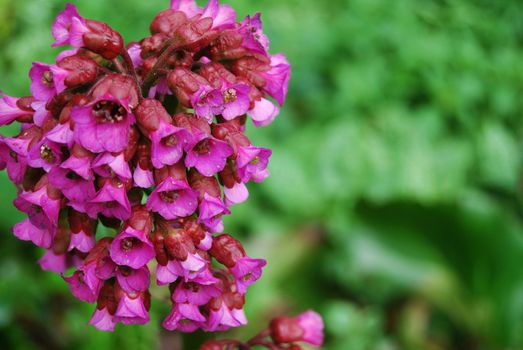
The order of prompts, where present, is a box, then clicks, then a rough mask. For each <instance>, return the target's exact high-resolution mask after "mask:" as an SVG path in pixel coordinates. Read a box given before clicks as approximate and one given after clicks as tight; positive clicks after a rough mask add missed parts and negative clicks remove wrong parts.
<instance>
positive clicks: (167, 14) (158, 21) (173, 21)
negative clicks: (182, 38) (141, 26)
mask: <svg viewBox="0 0 523 350" xmlns="http://www.w3.org/2000/svg"><path fill="white" fill-rule="evenodd" d="M186 22H187V16H186V15H185V13H183V12H181V11H174V10H171V9H167V10H163V11H162V12H160V13H159V14H158V15H156V17H155V18H154V20H153V21H152V23H151V26H150V29H151V33H152V34H158V33H163V34H166V35H169V36H171V35H173V34H174V32H175V31H176V30H177V29H178V28H179V27H180V26H181V25H183V24H185V23H186Z"/></svg>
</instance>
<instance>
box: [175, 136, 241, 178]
mask: <svg viewBox="0 0 523 350" xmlns="http://www.w3.org/2000/svg"><path fill="white" fill-rule="evenodd" d="M232 153H233V150H232V148H231V146H229V145H228V144H227V142H224V141H220V140H218V139H215V138H214V137H207V138H205V139H203V140H201V141H200V142H198V143H197V144H196V145H194V146H193V147H192V149H191V150H190V151H189V152H188V153H187V157H186V158H185V165H186V166H187V167H195V168H196V169H197V170H198V172H200V173H201V174H202V175H204V176H213V175H214V174H216V173H218V172H220V171H222V170H223V168H224V167H225V163H226V162H227V158H228V157H230V156H231V155H232Z"/></svg>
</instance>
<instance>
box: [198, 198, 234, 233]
mask: <svg viewBox="0 0 523 350" xmlns="http://www.w3.org/2000/svg"><path fill="white" fill-rule="evenodd" d="M230 213H231V211H230V210H229V209H228V208H227V206H226V205H225V203H223V201H222V200H221V198H218V197H213V196H210V195H209V194H207V193H205V194H204V196H203V199H202V200H201V202H200V206H199V214H198V223H202V224H204V225H205V227H207V228H208V229H209V230H210V231H211V232H222V231H223V221H222V219H221V217H222V215H227V214H230Z"/></svg>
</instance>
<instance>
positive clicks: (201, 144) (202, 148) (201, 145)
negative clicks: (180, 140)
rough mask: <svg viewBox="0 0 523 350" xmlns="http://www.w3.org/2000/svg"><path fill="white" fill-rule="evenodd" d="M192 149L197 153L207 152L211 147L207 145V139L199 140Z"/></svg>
mask: <svg viewBox="0 0 523 350" xmlns="http://www.w3.org/2000/svg"><path fill="white" fill-rule="evenodd" d="M194 151H195V152H196V153H197V154H199V155H204V154H209V152H210V151H211V148H210V146H209V139H205V140H203V141H200V142H199V143H198V144H197V145H196V146H195V147H194Z"/></svg>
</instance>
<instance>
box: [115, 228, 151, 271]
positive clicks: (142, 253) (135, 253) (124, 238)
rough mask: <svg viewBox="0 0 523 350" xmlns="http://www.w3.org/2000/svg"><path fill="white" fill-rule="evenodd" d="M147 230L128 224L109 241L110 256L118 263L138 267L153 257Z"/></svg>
mask: <svg viewBox="0 0 523 350" xmlns="http://www.w3.org/2000/svg"><path fill="white" fill-rule="evenodd" d="M147 234H148V233H147V232H144V231H141V230H135V229H134V228H133V227H131V226H128V227H127V228H126V229H124V230H123V231H122V232H120V233H119V234H118V235H116V237H115V238H114V240H113V242H112V243H111V248H110V250H109V251H110V254H111V258H112V259H113V261H114V262H115V263H117V264H118V265H125V266H129V267H132V268H133V269H139V268H140V267H142V266H144V265H146V264H147V263H148V262H149V261H150V260H151V259H152V258H153V257H154V255H155V254H154V248H153V245H152V243H151V241H150V240H149V238H147Z"/></svg>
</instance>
